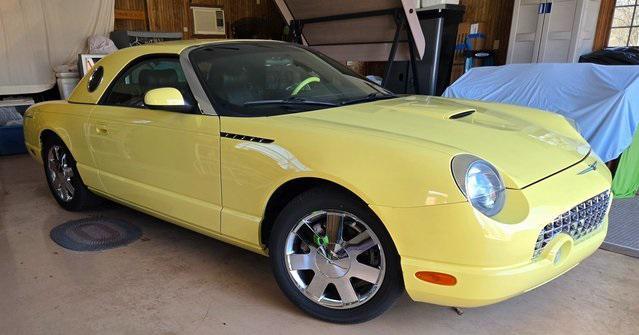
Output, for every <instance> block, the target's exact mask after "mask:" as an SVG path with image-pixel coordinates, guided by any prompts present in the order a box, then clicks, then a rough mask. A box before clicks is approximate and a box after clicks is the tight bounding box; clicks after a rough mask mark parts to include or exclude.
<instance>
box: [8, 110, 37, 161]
mask: <svg viewBox="0 0 639 335" xmlns="http://www.w3.org/2000/svg"><path fill="white" fill-rule="evenodd" d="M31 105H33V100H31V99H13V100H0V155H15V154H23V153H26V152H27V148H26V146H25V145H24V133H23V128H22V115H24V112H25V111H26V110H27V108H29V106H31Z"/></svg>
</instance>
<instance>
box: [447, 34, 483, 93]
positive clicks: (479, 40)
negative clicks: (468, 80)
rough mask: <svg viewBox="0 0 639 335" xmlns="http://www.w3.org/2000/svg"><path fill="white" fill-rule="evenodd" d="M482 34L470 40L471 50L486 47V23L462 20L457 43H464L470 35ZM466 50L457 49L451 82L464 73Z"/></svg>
mask: <svg viewBox="0 0 639 335" xmlns="http://www.w3.org/2000/svg"><path fill="white" fill-rule="evenodd" d="M477 34H482V35H483V37H473V38H470V39H469V40H468V44H469V46H470V47H471V50H483V49H485V48H486V23H484V22H462V23H460V24H459V27H458V28H457V40H456V43H455V44H456V45H458V46H460V45H464V44H465V43H466V37H467V36H468V35H477ZM465 61H466V57H465V56H464V50H460V49H459V48H456V49H455V57H454V59H453V69H452V71H451V75H450V83H451V84H452V83H454V82H455V81H456V80H457V79H459V77H461V76H462V75H463V74H464V62H465Z"/></svg>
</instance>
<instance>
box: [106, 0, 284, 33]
mask: <svg viewBox="0 0 639 335" xmlns="http://www.w3.org/2000/svg"><path fill="white" fill-rule="evenodd" d="M191 6H204V7H221V8H223V9H224V18H225V20H226V28H227V29H226V30H227V36H228V37H231V36H230V33H231V31H230V26H231V24H233V23H234V22H235V21H237V20H239V19H243V18H247V17H259V18H263V19H266V20H267V23H268V24H273V25H276V26H277V25H283V24H284V21H283V19H282V17H281V15H280V13H279V11H278V9H277V7H276V6H275V4H274V2H273V0H116V1H115V10H116V20H115V29H124V30H149V31H161V32H182V33H183V34H184V37H185V38H191V37H194V36H193V34H192V31H191V30H192V27H193V25H192V23H191V20H192V18H191V9H190V7H191ZM142 14H143V15H144V17H143V18H141V19H140V18H139V16H140V15H142ZM133 16H136V18H133V19H132V18H131V17H133ZM198 37H200V36H198ZM202 37H206V36H202ZM218 37H219V36H218Z"/></svg>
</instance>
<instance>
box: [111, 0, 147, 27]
mask: <svg viewBox="0 0 639 335" xmlns="http://www.w3.org/2000/svg"><path fill="white" fill-rule="evenodd" d="M118 12H138V13H142V14H143V15H144V19H142V20H134V19H125V18H122V17H118V15H117V14H118ZM115 13H116V17H115V24H114V29H115V30H147V29H148V23H147V19H146V1H145V0H115Z"/></svg>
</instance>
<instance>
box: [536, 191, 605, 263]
mask: <svg viewBox="0 0 639 335" xmlns="http://www.w3.org/2000/svg"><path fill="white" fill-rule="evenodd" d="M609 203H610V192H609V191H606V192H603V193H601V194H599V195H597V196H594V197H592V198H590V199H588V200H586V201H584V202H582V203H580V204H579V205H577V206H575V207H573V208H572V209H571V210H569V211H567V212H565V213H563V214H561V215H560V216H558V217H556V218H555V219H554V220H553V222H551V223H549V224H547V225H546V226H545V227H544V229H542V231H541V233H539V237H538V238H537V243H535V253H534V254H533V258H536V257H537V256H539V255H540V254H541V252H542V251H543V250H544V247H545V246H546V245H547V244H548V243H550V241H551V240H552V239H553V238H554V237H555V236H556V235H558V234H559V233H562V232H563V233H566V234H568V235H570V236H571V237H572V238H573V239H574V240H575V242H577V241H579V240H580V239H581V238H582V237H584V236H586V235H588V234H589V233H591V232H593V231H595V230H597V229H598V228H599V227H601V225H602V223H603V222H604V218H605V217H606V211H607V210H608V204H609Z"/></svg>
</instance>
